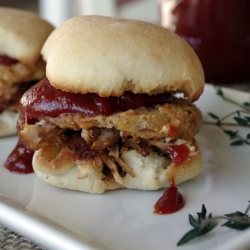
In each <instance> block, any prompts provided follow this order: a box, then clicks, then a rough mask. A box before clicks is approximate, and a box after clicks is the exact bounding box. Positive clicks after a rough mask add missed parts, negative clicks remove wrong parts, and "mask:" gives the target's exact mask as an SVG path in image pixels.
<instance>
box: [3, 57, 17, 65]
mask: <svg viewBox="0 0 250 250" xmlns="http://www.w3.org/2000/svg"><path fill="white" fill-rule="evenodd" d="M16 63H18V60H16V59H13V58H10V57H8V56H6V55H1V54H0V64H4V65H7V66H11V65H13V64H16Z"/></svg>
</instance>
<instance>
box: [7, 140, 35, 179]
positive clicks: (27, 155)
mask: <svg viewBox="0 0 250 250" xmlns="http://www.w3.org/2000/svg"><path fill="white" fill-rule="evenodd" d="M33 154H34V151H32V150H29V149H28V148H27V146H26V144H25V143H24V142H23V141H22V139H20V138H19V140H18V142H17V145H16V147H15V148H14V149H13V151H12V152H11V153H10V155H9V156H8V158H7V160H6V162H5V164H4V167H5V168H6V169H8V170H9V171H10V172H15V173H19V174H28V173H32V172H33V168H32V157H33Z"/></svg>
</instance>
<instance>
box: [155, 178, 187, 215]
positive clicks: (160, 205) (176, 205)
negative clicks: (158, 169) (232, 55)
mask: <svg viewBox="0 0 250 250" xmlns="http://www.w3.org/2000/svg"><path fill="white" fill-rule="evenodd" d="M184 205H185V200H184V198H183V196H182V194H181V193H180V192H179V190H178V188H177V187H176V186H175V181H174V179H171V180H170V187H169V188H168V189H166V190H165V192H164V193H163V195H162V196H161V197H160V198H159V200H158V201H157V202H156V203H155V210H154V213H155V214H172V213H175V212H177V211H179V210H180V209H181V208H183V207H184Z"/></svg>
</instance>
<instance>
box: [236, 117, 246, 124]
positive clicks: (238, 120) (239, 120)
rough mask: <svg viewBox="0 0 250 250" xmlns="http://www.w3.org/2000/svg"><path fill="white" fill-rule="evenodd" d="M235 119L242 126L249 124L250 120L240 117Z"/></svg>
mask: <svg viewBox="0 0 250 250" xmlns="http://www.w3.org/2000/svg"><path fill="white" fill-rule="evenodd" d="M234 120H235V121H236V122H237V123H238V124H239V125H241V126H247V125H248V121H247V120H246V119H244V118H240V117H234Z"/></svg>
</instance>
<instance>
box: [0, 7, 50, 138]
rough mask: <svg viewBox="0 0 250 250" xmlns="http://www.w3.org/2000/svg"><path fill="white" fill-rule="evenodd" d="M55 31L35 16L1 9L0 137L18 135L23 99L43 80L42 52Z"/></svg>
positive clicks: (43, 63)
mask: <svg viewBox="0 0 250 250" xmlns="http://www.w3.org/2000/svg"><path fill="white" fill-rule="evenodd" d="M53 29H54V28H53V26H52V25H50V24H49V23H48V22H46V21H45V20H43V19H41V18H40V17H39V16H38V15H36V14H34V13H31V12H27V11H22V10H17V9H12V8H5V7H0V137H2V136H8V135H12V134H15V133H16V121H17V118H18V114H19V102H20V99H21V96H22V94H23V93H24V92H25V91H26V90H27V89H28V88H29V87H30V86H31V85H32V84H33V85H34V82H35V81H38V80H40V79H42V78H43V77H44V74H45V62H44V61H43V59H42V58H41V55H40V50H41V48H42V46H43V43H44V41H45V40H46V38H47V37H48V35H49V34H50V33H51V31H52V30H53Z"/></svg>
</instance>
